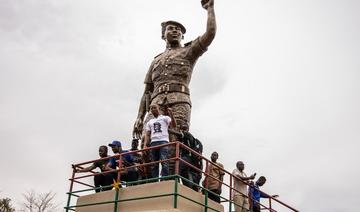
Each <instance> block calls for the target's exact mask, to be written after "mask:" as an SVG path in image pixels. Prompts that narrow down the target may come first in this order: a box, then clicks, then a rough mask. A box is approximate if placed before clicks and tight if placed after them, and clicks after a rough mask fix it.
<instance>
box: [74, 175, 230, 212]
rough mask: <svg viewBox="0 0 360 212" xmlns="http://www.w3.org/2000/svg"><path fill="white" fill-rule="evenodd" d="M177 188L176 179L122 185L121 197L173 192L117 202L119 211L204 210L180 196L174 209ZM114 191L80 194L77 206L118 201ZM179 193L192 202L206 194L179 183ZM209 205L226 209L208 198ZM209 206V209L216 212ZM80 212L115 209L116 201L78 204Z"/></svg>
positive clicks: (187, 211) (199, 199) (201, 211)
mask: <svg viewBox="0 0 360 212" xmlns="http://www.w3.org/2000/svg"><path fill="white" fill-rule="evenodd" d="M174 188H175V181H174V180H169V181H163V182H158V183H147V184H142V185H137V186H130V187H127V188H121V189H120V190H119V198H118V199H119V200H126V199H131V198H141V197H150V196H155V195H164V194H171V195H169V196H163V197H155V198H149V199H140V200H131V201H124V202H119V203H118V210H117V211H118V212H120V211H121V212H203V211H204V208H205V207H204V206H202V205H198V204H196V203H194V202H192V201H190V200H188V199H185V198H183V197H181V196H178V198H177V208H176V209H174V200H175V198H174V195H173V194H172V193H174ZM115 194H116V192H115V190H111V191H105V192H100V193H96V194H90V195H85V196H82V197H79V198H78V200H77V205H85V204H92V203H101V202H103V203H104V202H108V201H114V200H115ZM178 194H179V195H183V196H185V197H187V198H189V199H191V200H193V201H196V202H199V203H202V204H205V196H204V195H202V194H201V193H199V192H195V191H193V190H192V189H189V188H188V187H186V186H183V185H181V184H180V183H179V184H178ZM208 206H209V207H211V208H214V209H215V210H217V211H221V212H223V211H224V207H223V206H222V205H221V204H219V203H217V202H214V201H212V200H210V199H208ZM215 210H211V209H210V208H209V209H208V211H215ZM76 211H77V212H114V203H106V204H101V205H92V206H85V207H77V208H76Z"/></svg>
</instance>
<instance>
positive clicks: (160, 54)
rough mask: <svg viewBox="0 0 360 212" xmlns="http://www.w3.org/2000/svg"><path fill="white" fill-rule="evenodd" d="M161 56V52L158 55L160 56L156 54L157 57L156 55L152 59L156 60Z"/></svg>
mask: <svg viewBox="0 0 360 212" xmlns="http://www.w3.org/2000/svg"><path fill="white" fill-rule="evenodd" d="M162 54H163V52H162V53H160V54H158V55H156V56H155V57H154V59H156V58H158V57H159V56H161V55H162Z"/></svg>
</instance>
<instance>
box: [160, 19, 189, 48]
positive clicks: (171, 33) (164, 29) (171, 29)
mask: <svg viewBox="0 0 360 212" xmlns="http://www.w3.org/2000/svg"><path fill="white" fill-rule="evenodd" d="M185 32H186V29H185V27H184V26H183V25H182V24H181V23H179V22H176V21H166V22H162V23H161V38H162V39H164V40H165V41H166V42H167V43H171V44H180V43H181V40H182V39H183V38H184V34H185Z"/></svg>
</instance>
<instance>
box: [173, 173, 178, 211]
mask: <svg viewBox="0 0 360 212" xmlns="http://www.w3.org/2000/svg"><path fill="white" fill-rule="evenodd" d="M174 183H175V184H174V208H177V202H178V201H177V199H178V176H175V182H174Z"/></svg>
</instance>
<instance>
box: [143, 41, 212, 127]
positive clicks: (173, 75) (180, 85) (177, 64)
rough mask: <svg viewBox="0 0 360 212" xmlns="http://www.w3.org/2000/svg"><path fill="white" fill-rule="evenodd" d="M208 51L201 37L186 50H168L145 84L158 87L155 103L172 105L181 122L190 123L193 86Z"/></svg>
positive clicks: (158, 61)
mask: <svg viewBox="0 0 360 212" xmlns="http://www.w3.org/2000/svg"><path fill="white" fill-rule="evenodd" d="M206 50H207V49H206V48H203V47H202V45H201V43H200V39H199V38H197V39H195V40H194V41H192V42H189V43H186V44H185V45H184V47H177V48H167V49H166V50H165V51H164V52H163V53H161V54H159V55H158V56H156V57H155V58H154V60H153V62H152V63H151V66H150V68H149V70H148V73H147V75H146V77H145V84H150V85H152V87H153V88H154V89H153V92H152V93H151V103H156V104H159V105H168V106H170V107H171V108H172V110H173V115H174V118H175V119H176V121H177V122H178V121H185V122H189V121H190V113H191V100H190V93H189V83H190V80H191V75H192V72H193V68H194V65H195V63H196V61H197V59H198V58H199V57H200V56H201V55H202V54H203V53H204V52H205V51H206Z"/></svg>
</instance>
